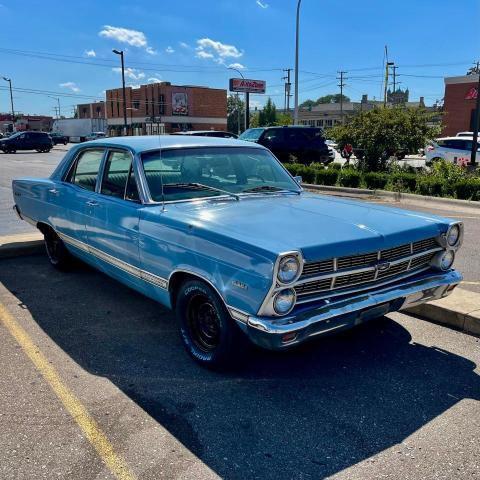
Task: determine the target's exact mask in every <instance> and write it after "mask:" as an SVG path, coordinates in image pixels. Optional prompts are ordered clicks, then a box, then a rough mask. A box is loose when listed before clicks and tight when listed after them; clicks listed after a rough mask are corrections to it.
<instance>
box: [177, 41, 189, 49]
mask: <svg viewBox="0 0 480 480" xmlns="http://www.w3.org/2000/svg"><path fill="white" fill-rule="evenodd" d="M178 44H179V45H180V46H181V47H182V48H186V49H190V48H192V47H191V46H190V45H189V44H188V43H185V42H178Z"/></svg>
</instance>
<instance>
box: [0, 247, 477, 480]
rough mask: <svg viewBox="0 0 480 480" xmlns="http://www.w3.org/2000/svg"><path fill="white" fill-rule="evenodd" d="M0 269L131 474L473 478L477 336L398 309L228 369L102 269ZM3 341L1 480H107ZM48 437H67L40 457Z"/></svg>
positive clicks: (30, 262)
mask: <svg viewBox="0 0 480 480" xmlns="http://www.w3.org/2000/svg"><path fill="white" fill-rule="evenodd" d="M1 262H2V263H1V268H0V283H1V287H0V302H1V303H2V304H3V305H5V307H6V308H7V309H8V311H9V312H10V314H11V315H12V317H13V319H14V320H15V322H17V323H18V324H19V325H20V326H21V327H22V328H23V329H24V330H25V331H26V332H27V334H28V335H29V337H30V338H31V340H32V342H33V344H34V345H35V346H37V347H38V348H39V351H41V352H42V353H43V354H44V356H45V358H46V359H47V361H48V363H49V365H51V366H52V367H53V368H54V369H55V371H56V372H57V373H58V376H59V378H60V379H61V381H62V383H63V384H64V385H65V386H66V387H67V388H68V389H69V390H70V391H71V392H72V393H73V394H74V395H75V397H76V398H77V399H78V400H79V401H80V402H81V404H82V405H83V406H84V407H85V409H86V410H87V412H88V414H89V415H90V416H91V418H92V419H93V420H94V421H95V422H96V424H97V425H98V427H99V429H100V430H101V431H102V432H103V434H104V435H105V437H106V438H107V439H108V441H109V442H110V444H111V446H112V448H113V451H114V452H115V453H116V454H117V455H118V456H120V457H121V458H122V459H123V460H124V461H125V464H126V465H127V466H128V468H129V470H130V471H131V473H132V475H135V476H136V477H137V478H139V479H143V478H145V479H147V478H148V479H153V478H155V479H156V478H182V479H183V478H199V479H204V478H205V479H209V478H218V477H221V478H235V479H236V478H239V479H240V478H242V479H243V478H266V479H270V478H271V479H274V478H275V479H278V478H299V479H300V478H325V477H329V476H330V477H332V476H333V477H334V478H342V479H347V478H349V479H350V478H378V477H381V476H382V475H387V474H388V476H390V478H398V479H400V478H402V479H404V478H418V476H416V475H418V472H421V473H422V477H423V478H434V476H435V475H436V474H437V473H438V472H439V471H441V472H443V474H444V476H445V478H472V476H473V475H472V474H473V473H475V472H476V471H477V470H476V469H477V467H478V459H477V451H476V445H477V444H478V442H479V441H480V437H479V433H478V432H479V431H480V428H479V426H480V425H478V419H479V418H480V402H479V392H480V380H479V376H478V371H479V370H478V365H479V364H480V351H479V349H478V339H477V338H475V337H471V336H467V335H464V334H461V333H459V332H455V331H452V330H448V329H446V328H443V327H440V326H438V325H433V324H429V323H426V322H423V321H421V320H417V319H413V318H412V317H408V316H406V315H402V314H395V315H392V316H390V317H389V318H384V319H381V320H379V321H375V322H372V323H369V324H366V325H364V326H362V327H359V328H357V329H354V330H352V331H350V332H346V333H344V334H341V335H337V336H332V337H328V338H325V339H319V340H317V341H315V342H312V343H310V344H307V345H305V346H304V347H302V348H301V349H298V350H294V351H292V352H287V353H283V354H282V353H271V352H264V351H259V350H255V349H254V350H252V351H249V352H246V354H245V357H244V359H243V361H242V362H241V364H240V365H239V366H238V367H237V368H236V369H235V370H233V371H231V372H211V371H208V370H204V369H202V368H200V367H198V366H197V365H196V364H194V363H193V362H192V361H191V359H190V358H189V357H188V356H187V355H186V353H185V352H184V351H183V347H182V345H181V342H180V340H179V337H178V331H177V327H176V324H175V321H174V319H173V316H172V314H171V313H170V312H169V311H166V310H164V309H163V308H162V307H161V306H159V305H158V304H156V303H155V302H152V301H150V300H148V299H146V298H144V297H142V296H141V295H138V294H136V293H134V292H133V291H131V290H129V289H128V288H126V287H124V286H122V285H120V284H118V283H117V282H115V281H113V280H111V279H109V278H107V277H105V276H104V275H102V274H99V273H97V272H95V271H93V270H91V269H89V268H88V267H86V266H82V265H78V267H77V268H76V269H75V270H73V271H72V272H70V273H67V274H65V273H60V272H57V271H55V270H54V269H52V268H51V267H50V265H48V262H47V260H46V258H45V257H44V256H35V257H24V258H21V259H11V260H2V261H1ZM0 335H2V341H3V340H4V339H5V338H9V342H10V343H9V345H10V347H9V349H8V351H4V353H3V355H5V357H4V358H2V362H3V363H6V364H9V365H10V366H11V368H10V370H9V372H10V373H8V374H7V372H5V370H4V371H3V372H0V382H2V384H3V385H7V383H8V384H11V380H12V379H13V378H15V373H18V375H17V378H18V384H15V392H14V394H12V395H4V396H3V397H2V405H3V411H4V412H8V416H7V415H5V416H3V417H1V418H2V419H1V421H2V422H7V423H8V425H9V431H10V432H11V438H13V437H14V433H16V435H15V438H16V439H17V445H18V447H16V449H17V451H20V452H21V454H20V455H18V456H17V457H15V462H13V461H11V460H10V459H9V458H8V457H7V454H6V452H7V451H8V452H11V450H12V447H11V445H7V446H6V445H5V442H6V440H5V439H4V438H3V437H1V436H0V465H1V466H2V467H5V465H8V468H9V469H8V475H3V476H2V478H18V475H17V477H15V476H14V474H15V473H18V472H25V471H29V469H30V471H31V472H34V473H35V475H36V474H37V473H39V475H38V476H36V477H32V478H37V477H38V478H42V477H41V472H42V466H43V465H46V467H45V469H43V470H45V471H46V472H47V473H49V474H51V472H52V471H53V472H55V474H56V476H58V474H57V472H60V473H61V474H65V472H70V473H69V474H68V478H78V479H80V478H82V479H84V478H110V477H111V478H115V477H114V476H113V474H112V472H111V471H110V470H109V469H108V467H106V463H105V462H104V461H102V459H101V456H99V455H98V453H97V451H96V450H95V448H93V447H92V445H91V443H90V442H88V440H87V438H86V435H85V434H84V433H83V431H82V429H81V428H79V426H78V425H77V424H76V422H75V421H73V420H72V418H71V416H70V415H69V414H68V411H67V410H66V409H65V408H64V407H63V406H62V403H61V402H60V401H59V399H58V397H57V396H56V395H54V394H53V393H52V389H51V387H49V385H48V383H46V382H45V381H44V379H43V377H42V376H41V375H38V374H35V369H33V368H32V366H31V365H32V364H31V361H30V360H29V359H28V356H27V355H25V353H24V352H23V350H22V349H21V348H20V347H18V348H15V346H14V345H13V343H12V338H13V337H12V336H11V335H10V334H9V333H8V330H6V329H5V328H4V327H2V328H1V329H0ZM5 335H8V337H5V338H4V336H5ZM25 362H27V363H25ZM27 365H30V368H32V370H29V367H27ZM26 371H29V372H30V374H29V375H28V376H26V375H25V374H23V375H22V373H21V372H26ZM5 376H7V377H8V378H6V377H5ZM32 382H35V384H31V383H32ZM24 398H25V399H27V400H28V401H24V400H23V399H24ZM22 409H23V410H24V411H25V413H26V414H28V416H29V419H30V418H33V419H34V420H35V421H33V420H30V422H29V423H28V427H26V426H25V425H24V424H22V422H18V420H17V418H18V417H15V416H14V413H15V412H18V411H20V410H22ZM48 412H51V415H52V414H53V413H55V415H57V416H58V417H53V416H48ZM6 416H7V417H8V418H5V417H6ZM52 423H53V424H54V426H53V427H52V425H51V424H52ZM52 430H53V431H55V430H57V431H58V435H59V436H60V437H61V438H62V441H61V442H59V443H58V444H55V448H54V449H50V450H49V448H48V447H49V443H50V442H54V443H55V440H54V439H52V437H53V438H54V436H53V433H52ZM27 434H28V435H27ZM25 435H27V437H25ZM28 437H30V440H29V438H28ZM32 438H34V439H35V443H36V444H38V448H36V449H33V450H31V451H30V452H29V453H30V455H28V454H27V453H26V452H27V451H28V450H29V447H31V443H29V441H31V439H32ZM44 441H45V444H46V445H44ZM69 442H70V443H71V442H74V443H75V445H76V449H75V451H74V454H71V453H70V450H69V449H70V443H69ZM6 447H8V448H6ZM25 456H30V457H34V458H35V461H34V462H33V461H32V460H29V461H31V462H32V464H34V465H38V467H35V466H32V465H30V464H27V460H26V459H25ZM52 457H53V460H52ZM56 457H58V458H61V459H62V464H63V465H64V467H63V469H62V467H60V466H59V465H57V464H55V465H54V463H55V460H54V459H55V458H56ZM432 459H433V460H432ZM2 467H0V468H2ZM89 468H90V470H89ZM15 469H16V470H15ZM49 469H50V470H49ZM109 476H110V477H109ZM27 478H28V477H27ZM45 478H52V475H50V476H48V475H46V476H45ZM60 478H61V477H60Z"/></svg>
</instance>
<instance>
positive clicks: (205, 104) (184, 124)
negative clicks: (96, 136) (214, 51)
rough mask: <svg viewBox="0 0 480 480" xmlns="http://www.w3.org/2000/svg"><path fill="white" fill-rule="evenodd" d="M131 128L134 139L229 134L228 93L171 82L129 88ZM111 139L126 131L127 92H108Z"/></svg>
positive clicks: (107, 109)
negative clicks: (200, 132) (185, 133)
mask: <svg viewBox="0 0 480 480" xmlns="http://www.w3.org/2000/svg"><path fill="white" fill-rule="evenodd" d="M125 93H126V95H125V96H126V104H127V126H128V130H129V131H130V132H131V133H133V134H134V135H157V134H160V133H172V132H178V131H186V130H226V128H227V91H226V90H223V89H216V88H207V87H196V86H179V85H171V84H170V83H169V82H161V83H152V84H147V85H140V87H138V88H133V87H127V88H126V92H125ZM105 105H106V112H107V121H108V128H109V134H110V135H121V134H122V131H123V129H124V124H125V121H124V110H123V92H122V89H121V88H117V89H112V90H107V92H106V102H105Z"/></svg>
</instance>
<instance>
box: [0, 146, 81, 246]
mask: <svg viewBox="0 0 480 480" xmlns="http://www.w3.org/2000/svg"><path fill="white" fill-rule="evenodd" d="M71 146H73V144H68V145H66V146H64V145H56V146H55V147H54V148H53V150H51V151H50V152H49V153H38V152H36V151H34V150H32V151H26V152H21V151H19V152H18V153H8V154H7V153H1V152H0V236H3V235H14V234H15V233H26V232H34V231H35V229H34V228H33V227H32V226H31V225H29V224H28V223H26V222H22V221H20V220H19V219H18V217H17V216H16V215H15V213H14V212H13V210H12V206H13V197H12V180H13V179H14V178H19V177H43V178H45V177H48V176H50V174H51V173H52V172H53V170H54V169H55V167H56V166H57V165H58V163H59V162H60V160H61V159H62V158H63V157H64V155H65V153H66V152H67V151H68V149H69V148H70V147H71Z"/></svg>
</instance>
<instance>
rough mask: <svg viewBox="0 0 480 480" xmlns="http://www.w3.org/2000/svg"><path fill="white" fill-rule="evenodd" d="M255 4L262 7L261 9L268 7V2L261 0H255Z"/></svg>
mask: <svg viewBox="0 0 480 480" xmlns="http://www.w3.org/2000/svg"><path fill="white" fill-rule="evenodd" d="M257 5H258V6H259V7H260V8H263V9H265V8H268V6H269V5H268V3H266V2H262V1H261V0H257Z"/></svg>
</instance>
